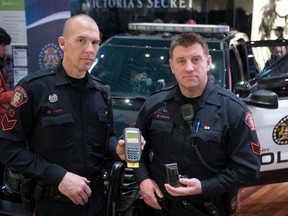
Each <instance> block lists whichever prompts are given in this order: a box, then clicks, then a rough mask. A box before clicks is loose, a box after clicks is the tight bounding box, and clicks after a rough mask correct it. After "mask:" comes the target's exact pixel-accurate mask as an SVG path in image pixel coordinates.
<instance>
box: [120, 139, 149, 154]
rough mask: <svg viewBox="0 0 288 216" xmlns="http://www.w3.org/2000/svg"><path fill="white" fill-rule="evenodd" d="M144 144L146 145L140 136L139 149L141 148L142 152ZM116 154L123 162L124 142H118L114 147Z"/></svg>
mask: <svg viewBox="0 0 288 216" xmlns="http://www.w3.org/2000/svg"><path fill="white" fill-rule="evenodd" d="M145 144H146V141H145V139H144V138H143V136H141V148H142V150H143V149H144V146H145ZM116 153H117V155H118V156H119V157H120V158H121V160H125V141H124V140H119V141H118V145H117V147H116Z"/></svg>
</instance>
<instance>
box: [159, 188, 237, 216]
mask: <svg viewBox="0 0 288 216" xmlns="http://www.w3.org/2000/svg"><path fill="white" fill-rule="evenodd" d="M158 203H159V205H160V206H161V207H162V209H164V211H168V212H169V211H171V210H174V212H175V211H177V212H178V211H179V210H180V209H181V208H182V209H186V210H189V211H190V212H191V214H192V213H193V215H195V216H220V215H221V216H223V215H231V214H233V213H234V212H235V210H236V204H237V191H233V192H230V193H225V194H222V195H220V196H217V197H213V198H209V199H201V200H199V201H196V200H193V201H190V200H178V199H177V200H174V199H173V200H170V199H167V198H162V199H158ZM220 208H221V209H220ZM178 213H179V212H178ZM177 215H181V214H180V213H179V214H177ZM183 215H185V214H183Z"/></svg>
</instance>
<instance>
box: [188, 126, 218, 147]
mask: <svg viewBox="0 0 288 216" xmlns="http://www.w3.org/2000/svg"><path fill="white" fill-rule="evenodd" d="M193 137H194V138H197V139H198V140H199V141H200V142H201V141H203V142H212V143H213V142H214V143H215V142H216V143H220V141H221V132H220V131H213V130H204V129H203V128H201V127H200V128H199V131H198V133H194V134H193Z"/></svg>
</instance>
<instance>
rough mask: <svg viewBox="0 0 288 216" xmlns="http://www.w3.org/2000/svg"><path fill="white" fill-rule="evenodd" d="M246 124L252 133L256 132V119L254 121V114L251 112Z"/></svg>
mask: <svg viewBox="0 0 288 216" xmlns="http://www.w3.org/2000/svg"><path fill="white" fill-rule="evenodd" d="M245 124H246V125H247V126H248V127H249V128H250V130H251V131H255V130H256V126H255V123H254V119H253V116H252V114H251V113H250V112H247V113H246V116H245Z"/></svg>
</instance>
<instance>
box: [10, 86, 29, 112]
mask: <svg viewBox="0 0 288 216" xmlns="http://www.w3.org/2000/svg"><path fill="white" fill-rule="evenodd" d="M27 101H28V95H27V93H26V91H25V90H24V89H23V88H22V87H21V86H16V87H15V89H14V95H13V98H12V100H11V103H10V104H11V105H12V106H14V107H19V106H21V105H22V104H24V103H26V102H27Z"/></svg>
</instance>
